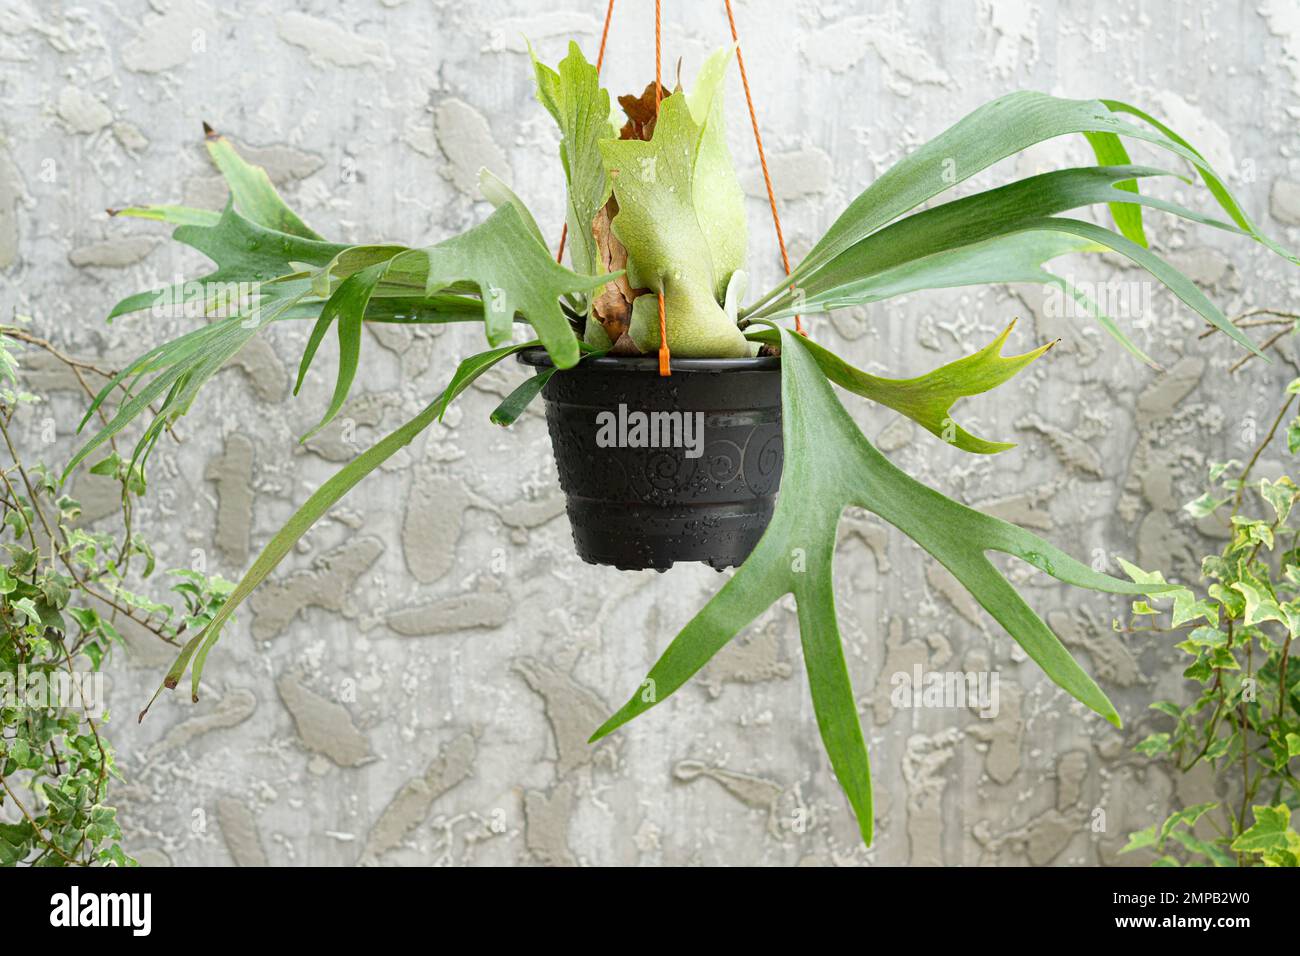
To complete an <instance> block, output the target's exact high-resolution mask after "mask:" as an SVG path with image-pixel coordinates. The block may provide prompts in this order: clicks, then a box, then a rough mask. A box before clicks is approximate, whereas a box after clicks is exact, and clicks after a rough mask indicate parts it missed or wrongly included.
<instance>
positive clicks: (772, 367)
mask: <svg viewBox="0 0 1300 956" xmlns="http://www.w3.org/2000/svg"><path fill="white" fill-rule="evenodd" d="M516 359H517V360H518V361H519V362H520V363H522V364H524V365H531V366H533V367H534V368H550V367H551V366H553V365H554V364H555V363H554V362H552V361H551V356H550V354H549V353H547V351H546V349H544V348H542V347H541V346H537V345H535V346H532V347H531V348H526V349H523V350H521V351H520V352H519V353H518V354H517V355H516ZM669 367H670V368H671V369H672V370H673V371H674V372H776V371H780V369H781V357H780V356H779V355H756V356H754V357H753V358H708V359H705V358H673V359H670V360H669ZM574 368H575V369H576V368H584V369H585V368H594V369H603V370H606V371H608V370H617V371H620V372H654V373H655V374H656V375H657V374H659V358H658V356H655V355H602V356H600V357H598V358H584V359H583V360H582V362H581V364H580V365H575V366H574Z"/></svg>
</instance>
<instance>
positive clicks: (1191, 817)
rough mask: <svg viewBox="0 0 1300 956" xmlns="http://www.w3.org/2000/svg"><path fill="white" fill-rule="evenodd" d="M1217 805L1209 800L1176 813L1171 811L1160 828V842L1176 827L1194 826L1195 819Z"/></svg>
mask: <svg viewBox="0 0 1300 956" xmlns="http://www.w3.org/2000/svg"><path fill="white" fill-rule="evenodd" d="M1218 805H1219V804H1218V803H1217V802H1215V801H1210V802H1209V803H1198V804H1195V805H1193V806H1190V807H1186V808H1184V809H1182V810H1179V811H1177V812H1176V813H1171V814H1170V815H1169V817H1168V818H1167V819H1166V820H1165V822H1164V825H1163V826H1162V827H1161V828H1160V842H1161V843H1163V842H1164V841H1165V839H1166V838H1168V836H1169V835H1170V834H1171V833H1173V832H1174V829H1175V828H1176V827H1180V826H1185V827H1188V828H1191V827H1194V826H1195V825H1196V821H1197V820H1199V819H1201V817H1203V816H1205V815H1206V814H1207V813H1209V812H1210V811H1211V810H1213V809H1215V808H1216V807H1218Z"/></svg>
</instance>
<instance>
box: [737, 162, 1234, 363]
mask: <svg viewBox="0 0 1300 956" xmlns="http://www.w3.org/2000/svg"><path fill="white" fill-rule="evenodd" d="M1160 174H1161V171H1160V170H1155V169H1151V168H1148V167H1143V166H1123V167H1084V168H1078V169H1065V170H1058V171H1056V172H1051V173H1043V174H1040V175H1038V176H1031V177H1029V178H1027V179H1022V180H1019V181H1017V182H1014V183H1010V184H1008V185H1006V186H1002V187H999V188H997V189H990V190H987V191H985V192H982V193H976V194H975V195H973V196H967V197H965V198H963V199H957V200H954V201H952V202H949V203H944V204H943V205H940V206H936V207H934V208H932V209H927V210H925V211H923V212H919V213H916V214H914V215H912V216H909V217H907V218H906V219H903V220H901V221H899V222H896V223H894V224H893V225H890V226H888V227H886V228H884V229H881V230H880V231H879V232H877V233H874V234H873V235H871V236H868V237H866V238H864V239H862V240H861V241H859V242H857V243H855V244H854V245H853V246H851V247H849V248H848V249H846V250H845V251H844V252H842V253H840V254H839V255H838V256H836V257H835V258H834V259H832V260H830V261H828V262H827V263H825V264H824V265H823V266H821V267H819V268H818V269H816V270H813V271H811V272H808V273H807V274H805V275H804V276H803V277H802V278H801V279H800V280H799V282H798V284H797V285H796V287H795V288H794V289H793V290H786V291H783V292H781V293H780V294H779V295H776V296H773V297H772V298H771V299H770V300H769V301H768V303H767V305H766V306H764V307H761V308H756V309H754V310H751V311H750V312H749V313H747V314H748V315H750V316H751V317H768V318H772V317H775V316H778V315H781V314H785V313H788V312H791V311H797V312H804V313H808V312H817V311H822V310H826V309H831V308H839V307H842V306H844V305H851V304H857V303H859V302H860V301H862V298H863V293H866V297H868V298H872V299H874V298H877V297H878V296H877V294H876V293H877V287H876V286H875V285H874V282H873V281H872V280H874V279H875V278H876V277H877V276H878V275H879V274H880V273H882V272H885V271H887V270H892V269H896V268H898V267H899V266H901V265H904V264H906V263H908V262H911V261H914V260H919V259H925V258H927V257H929V256H933V255H935V254H938V253H943V252H947V251H950V250H953V249H960V248H962V247H964V246H968V245H974V244H977V243H983V242H985V241H987V240H989V239H992V238H996V237H998V236H1005V235H1012V234H1016V233H1022V232H1030V233H1040V232H1061V233H1065V234H1070V235H1074V236H1076V237H1077V238H1078V239H1080V240H1084V241H1087V242H1092V243H1096V244H1097V245H1100V246H1104V247H1106V248H1108V249H1111V250H1113V251H1116V252H1119V253H1121V254H1122V255H1125V256H1127V257H1128V258H1129V259H1132V260H1133V261H1134V262H1135V263H1137V264H1138V265H1140V266H1142V267H1143V268H1144V269H1146V270H1147V271H1148V272H1150V273H1151V274H1152V275H1154V276H1155V277H1156V278H1157V279H1159V280H1160V281H1162V282H1163V283H1164V284H1165V285H1166V286H1168V287H1169V288H1170V289H1171V291H1173V292H1174V293H1175V294H1176V295H1177V296H1178V297H1179V298H1180V299H1182V300H1183V301H1184V302H1186V303H1187V304H1188V305H1189V306H1191V307H1192V308H1194V309H1195V310H1196V311H1197V312H1199V313H1200V314H1201V315H1202V316H1204V317H1205V318H1206V320H1207V321H1209V322H1210V323H1211V324H1213V325H1215V326H1216V327H1217V328H1220V329H1222V330H1223V331H1225V332H1227V333H1228V334H1229V335H1230V336H1232V337H1233V338H1234V339H1235V340H1236V341H1238V342H1239V343H1241V344H1242V345H1243V346H1244V347H1246V348H1248V349H1250V350H1252V351H1257V350H1256V349H1255V346H1254V345H1253V344H1252V343H1251V342H1250V340H1249V339H1248V338H1247V337H1246V336H1245V335H1244V334H1243V333H1242V332H1241V331H1240V330H1239V329H1237V327H1236V326H1235V325H1233V324H1232V323H1231V322H1230V321H1229V320H1228V319H1227V318H1226V317H1225V316H1224V315H1223V314H1222V313H1221V312H1220V311H1219V310H1218V308H1217V307H1216V306H1215V305H1214V304H1213V303H1212V302H1210V300H1209V299H1208V298H1206V296H1205V295H1204V293H1202V292H1201V291H1200V290H1199V289H1197V288H1196V286H1195V285H1194V284H1193V283H1192V282H1191V280H1189V279H1188V278H1187V277H1186V276H1184V275H1183V274H1182V273H1181V272H1179V271H1178V270H1177V269H1175V268H1173V267H1172V266H1170V265H1169V264H1168V263H1166V262H1164V261H1163V260H1162V259H1160V258H1159V257H1157V256H1156V255H1154V254H1153V253H1151V252H1149V251H1148V250H1147V249H1145V248H1143V247H1142V246H1140V245H1138V244H1136V243H1134V242H1131V241H1130V240H1128V239H1126V238H1124V237H1123V236H1121V235H1118V234H1116V233H1114V232H1111V231H1110V230H1109V229H1104V228H1102V227H1100V226H1097V225H1095V224H1093V223H1086V222H1080V221H1077V220H1073V219H1065V218H1058V217H1057V216H1056V214H1057V213H1061V212H1065V211H1068V210H1070V209H1075V208H1078V207H1080V206H1086V205H1092V204H1097V203H1102V202H1112V201H1115V199H1114V197H1115V196H1116V194H1117V192H1119V191H1118V190H1117V189H1116V188H1115V184H1116V183H1118V182H1122V181H1125V180H1127V179H1135V178H1141V177H1145V176H1154V175H1160ZM1125 195H1126V196H1127V194H1125ZM1126 201H1131V202H1135V203H1140V204H1142V205H1146V206H1151V207H1152V208H1156V209H1160V210H1162V211H1164V212H1169V213H1172V214H1175V215H1178V216H1181V217H1183V218H1186V219H1190V220H1192V221H1194V222H1200V223H1202V224H1205V225H1210V226H1213V227H1215V228H1219V229H1226V230H1229V231H1233V232H1238V231H1240V230H1238V229H1237V227H1235V226H1232V225H1230V224H1228V223H1225V222H1220V221H1218V220H1214V219H1211V218H1209V217H1207V216H1203V215H1201V214H1200V213H1196V212H1193V211H1191V210H1188V209H1184V208H1183V207H1181V206H1178V205H1176V204H1174V203H1169V202H1165V201H1164V200H1159V199H1156V198H1154V197H1151V196H1143V195H1136V194H1135V195H1133V196H1132V197H1131V200H1127V199H1126ZM1106 328H1107V331H1110V332H1112V334H1116V333H1117V332H1118V330H1117V329H1115V328H1114V327H1113V325H1106ZM1120 334H1121V341H1122V342H1123V343H1124V344H1125V346H1126V347H1127V348H1129V350H1130V351H1133V352H1135V353H1137V354H1140V353H1138V350H1137V348H1136V346H1134V345H1133V344H1132V343H1131V342H1129V341H1128V339H1127V337H1123V336H1122V333H1120Z"/></svg>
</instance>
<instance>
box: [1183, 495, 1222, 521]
mask: <svg viewBox="0 0 1300 956" xmlns="http://www.w3.org/2000/svg"><path fill="white" fill-rule="evenodd" d="M1227 502H1228V499H1227V498H1215V497H1214V496H1213V495H1211V494H1210V493H1209V492H1208V491H1207V492H1206V493H1205V494H1203V495H1201V497H1199V498H1197V499H1196V500H1195V501H1189V502H1187V504H1185V505H1183V510H1184V511H1186V512H1187V513H1188V514H1189V515H1191V516H1192V517H1193V518H1204V517H1206V516H1207V515H1212V514H1214V512H1216V511H1218V510H1219V508H1221V507H1222V506H1223V505H1225V504H1227Z"/></svg>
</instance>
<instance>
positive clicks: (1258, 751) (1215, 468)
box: [1122, 379, 1300, 866]
mask: <svg viewBox="0 0 1300 956" xmlns="http://www.w3.org/2000/svg"><path fill="white" fill-rule="evenodd" d="M1297 394H1300V379H1296V380H1295V381H1293V382H1292V383H1291V384H1290V385H1288V386H1287V389H1286V401H1285V403H1284V404H1283V406H1282V410H1281V411H1280V412H1279V413H1278V415H1277V418H1276V419H1275V420H1274V422H1273V426H1272V428H1270V429H1269V432H1268V434H1267V436H1266V437H1265V438H1264V440H1263V442H1262V443H1261V444H1260V445H1259V447H1258V448H1256V449H1255V452H1254V454H1253V455H1252V456H1251V458H1250V460H1249V462H1247V463H1246V464H1245V465H1243V464H1242V463H1241V462H1239V461H1228V462H1215V463H1212V464H1211V465H1210V469H1209V485H1210V490H1209V491H1207V492H1206V493H1205V494H1203V495H1202V496H1200V497H1199V498H1197V499H1196V500H1194V501H1191V502H1189V503H1188V504H1187V505H1185V509H1186V510H1187V511H1188V513H1190V514H1191V515H1192V516H1193V517H1194V518H1197V519H1209V518H1211V517H1212V516H1213V517H1214V518H1217V519H1218V520H1220V521H1221V522H1222V523H1223V525H1224V528H1225V530H1226V531H1228V533H1229V538H1228V541H1227V544H1225V545H1224V548H1223V550H1222V551H1221V552H1220V553H1219V554H1211V555H1207V556H1206V557H1205V558H1204V559H1203V560H1202V562H1201V580H1200V582H1198V584H1197V586H1196V587H1183V588H1179V589H1178V590H1176V591H1173V592H1169V593H1168V594H1165V595H1161V596H1160V598H1152V599H1147V600H1143V601H1136V602H1134V604H1133V612H1134V614H1135V615H1136V616H1137V617H1138V618H1140V619H1146V620H1149V621H1150V622H1151V624H1150V626H1143V627H1142V628H1141V629H1142V630H1152V631H1157V632H1160V633H1170V634H1173V635H1175V636H1177V637H1178V638H1179V640H1178V643H1177V644H1176V645H1175V646H1176V647H1177V648H1178V650H1180V651H1181V652H1182V653H1183V654H1184V655H1186V660H1187V667H1186V669H1185V670H1184V671H1183V677H1185V678H1186V679H1187V680H1188V681H1191V682H1192V683H1193V684H1194V685H1195V686H1196V695H1195V698H1194V699H1193V700H1192V702H1191V703H1190V704H1187V705H1186V706H1183V705H1181V704H1179V703H1176V702H1174V701H1172V700H1160V701H1156V702H1155V703H1154V704H1152V705H1151V707H1152V709H1153V710H1156V711H1159V712H1160V713H1161V714H1164V715H1165V716H1166V717H1167V718H1168V721H1169V729H1167V730H1161V731H1160V732H1158V733H1153V734H1150V735H1149V736H1147V737H1146V738H1145V739H1144V740H1142V741H1141V742H1140V743H1139V744H1138V745H1137V748H1136V749H1137V751H1138V753H1139V754H1142V755H1144V756H1147V757H1150V758H1153V759H1157V760H1161V761H1165V762H1168V763H1169V764H1172V765H1173V766H1175V767H1176V768H1177V769H1178V770H1179V771H1180V772H1182V773H1188V772H1190V771H1191V770H1192V769H1193V768H1195V767H1197V766H1198V765H1200V764H1202V763H1208V764H1209V765H1210V766H1211V767H1213V768H1214V771H1215V774H1216V776H1217V777H1218V778H1220V780H1221V781H1222V782H1223V785H1224V792H1225V793H1226V794H1227V796H1226V797H1225V798H1224V799H1222V800H1216V801H1208V802H1206V803H1199V804H1196V805H1194V806H1190V807H1185V808H1183V809H1181V810H1179V811H1177V812H1176V813H1173V814H1172V815H1170V816H1169V817H1168V818H1166V819H1165V820H1163V821H1162V822H1160V823H1155V824H1152V825H1151V826H1149V827H1147V828H1146V829H1144V830H1139V831H1138V832H1136V833H1133V834H1130V836H1129V842H1128V845H1127V846H1125V847H1124V850H1123V851H1122V852H1131V851H1133V850H1138V849H1143V848H1150V849H1152V850H1154V851H1155V852H1156V853H1157V854H1158V858H1157V861H1156V862H1157V864H1158V865H1163V866H1183V865H1212V866H1256V865H1263V866H1297V865H1300V833H1297V830H1296V826H1295V824H1294V823H1293V822H1292V820H1291V812H1292V810H1294V809H1296V808H1297V807H1298V806H1300V781H1297V779H1296V776H1295V773H1294V767H1295V762H1296V758H1297V757H1298V756H1300V662H1297V661H1293V660H1292V656H1293V653H1292V642H1293V641H1294V639H1295V637H1296V635H1297V633H1300V523H1298V522H1297V521H1296V520H1295V519H1296V517H1297V515H1298V514H1300V511H1297V509H1296V508H1295V505H1296V500H1297V497H1300V488H1297V486H1296V484H1295V482H1294V481H1293V480H1292V479H1291V478H1290V477H1288V476H1286V475H1283V476H1281V477H1279V478H1277V479H1275V480H1271V481H1270V480H1269V479H1267V478H1262V479H1257V480H1256V479H1252V478H1251V474H1252V472H1253V471H1254V468H1255V466H1256V464H1257V463H1258V461H1259V459H1260V457H1261V455H1263V453H1264V452H1265V450H1266V449H1268V448H1270V447H1274V450H1275V451H1276V452H1280V451H1281V450H1282V449H1281V448H1280V447H1277V446H1280V445H1281V444H1282V443H1285V446H1286V453H1287V454H1289V455H1292V456H1294V455H1295V454H1296V452H1297V451H1300V417H1293V418H1292V419H1291V421H1290V423H1289V424H1288V426H1287V427H1286V429H1285V431H1283V429H1282V424H1283V422H1285V421H1286V420H1287V416H1288V415H1291V414H1292V409H1293V406H1294V405H1295V402H1296V396H1297ZM1279 439H1281V441H1279ZM1275 442H1276V443H1277V446H1275ZM1125 567H1126V569H1127V570H1128V571H1129V574H1130V576H1131V577H1132V578H1133V579H1134V580H1135V581H1138V582H1143V583H1156V582H1163V581H1164V577H1163V575H1162V574H1161V573H1160V572H1152V573H1148V572H1144V571H1141V570H1140V569H1138V568H1135V567H1133V566H1132V565H1127V564H1126V566H1125ZM1165 600H1171V606H1170V607H1169V608H1168V609H1167V610H1166V609H1163V608H1161V607H1155V606H1153V605H1158V604H1159V605H1162V604H1163V602H1164V601H1165ZM1166 614H1167V615H1168V619H1167V621H1166V620H1165V615H1166ZM1202 821H1204V822H1203V823H1202ZM1198 824H1199V825H1198Z"/></svg>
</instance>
